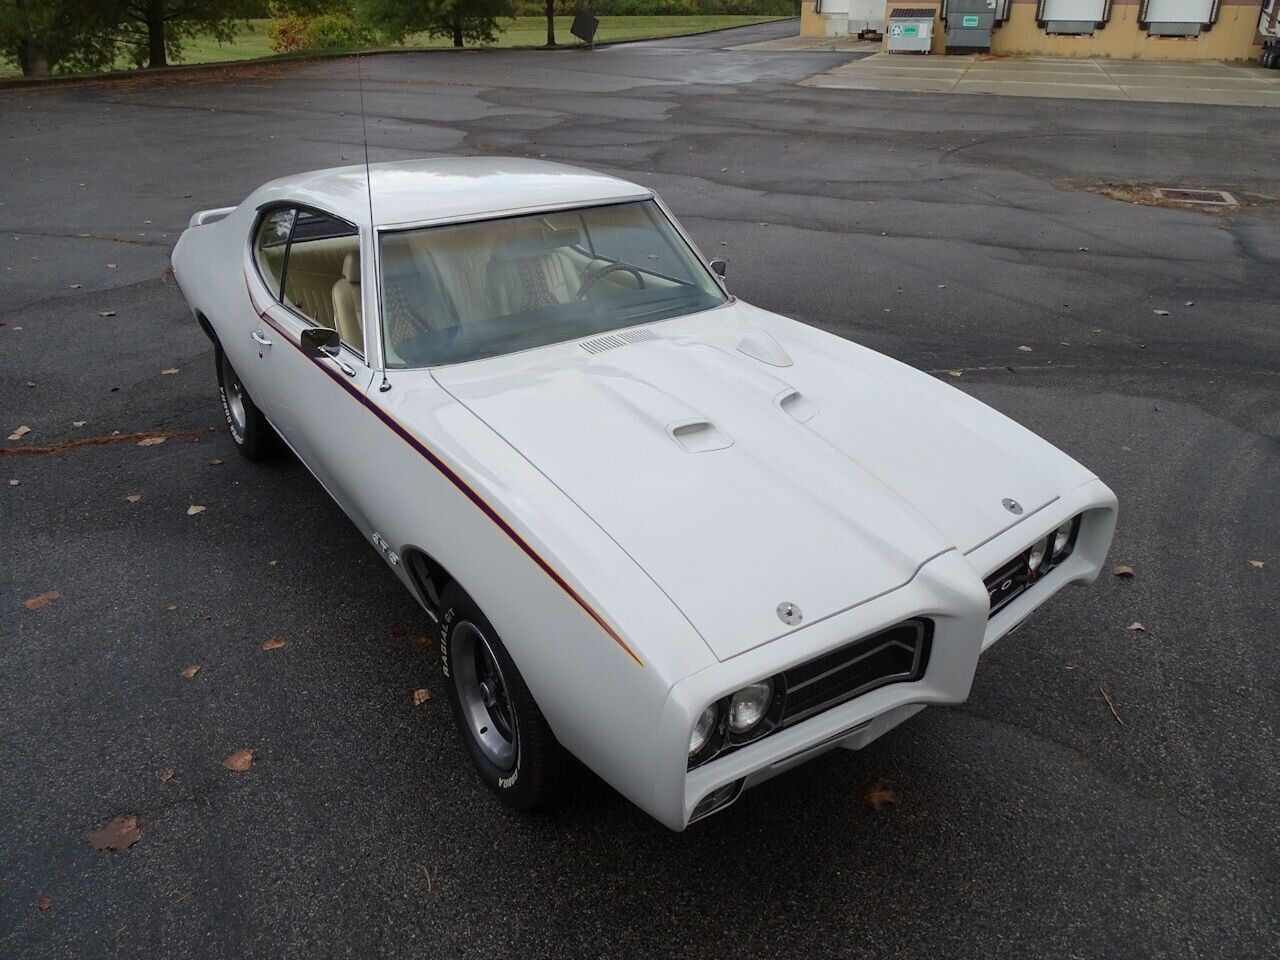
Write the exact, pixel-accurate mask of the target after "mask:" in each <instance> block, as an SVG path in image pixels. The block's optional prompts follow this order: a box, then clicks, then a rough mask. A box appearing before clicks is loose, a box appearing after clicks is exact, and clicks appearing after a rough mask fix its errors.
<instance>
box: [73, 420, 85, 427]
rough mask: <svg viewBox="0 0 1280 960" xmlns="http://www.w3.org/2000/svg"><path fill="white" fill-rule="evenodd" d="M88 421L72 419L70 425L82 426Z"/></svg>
mask: <svg viewBox="0 0 1280 960" xmlns="http://www.w3.org/2000/svg"><path fill="white" fill-rule="evenodd" d="M88 422H89V421H88V420H72V421H71V425H72V426H73V427H83V426H84V425H85V424H86V423H88Z"/></svg>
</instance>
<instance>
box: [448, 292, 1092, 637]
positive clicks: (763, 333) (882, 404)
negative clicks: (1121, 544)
mask: <svg viewBox="0 0 1280 960" xmlns="http://www.w3.org/2000/svg"><path fill="white" fill-rule="evenodd" d="M599 339H600V340H601V341H602V342H600V343H595V344H592V343H587V344H586V345H585V346H584V344H582V343H572V344H560V345H556V346H554V347H545V348H541V349H537V350H531V351H527V352H525V353H521V354H517V355H513V356H509V357H502V358H495V359H493V360H486V361H480V362H475V363H468V364H461V365H457V366H453V367H447V368H441V369H437V370H436V371H435V377H436V379H437V381H438V382H439V383H440V384H441V385H442V386H443V387H444V388H445V389H446V390H448V391H449V392H450V393H451V394H452V395H453V396H454V397H455V398H456V399H457V400H458V401H460V402H461V403H463V404H464V405H466V407H467V408H469V409H470V410H471V411H472V412H473V413H474V414H475V415H476V416H478V417H479V418H481V419H482V420H483V421H484V422H485V423H487V424H488V425H489V426H490V427H492V429H493V430H495V431H496V432H497V433H498V434H500V435H501V436H502V437H504V438H505V439H506V440H507V441H508V442H509V443H511V444H512V445H513V446H514V447H515V448H516V449H517V450H519V451H520V453H521V454H523V455H524V456H525V457H526V458H527V459H528V460H529V461H530V462H531V463H532V464H534V466H536V467H537V468H538V469H539V470H540V471H541V472H542V473H543V474H544V475H545V476H546V477H547V478H548V479H549V480H550V481H551V482H552V483H554V484H555V485H556V486H557V487H559V488H560V490H562V491H563V492H564V494H565V495H566V496H568V497H569V498H571V499H572V500H573V501H574V502H575V503H577V504H578V506H579V507H581V509H583V510H584V511H585V512H586V513H587V514H588V515H589V516H590V517H592V518H593V520H594V521H595V522H596V523H597V524H598V525H599V526H600V527H601V528H602V529H603V531H604V532H605V533H606V534H607V535H608V536H609V537H611V538H612V539H613V540H614V541H616V542H617V544H618V545H619V546H620V547H621V548H622V549H623V550H624V551H626V552H627V553H628V554H629V555H630V556H631V557H632V558H633V559H634V560H635V561H636V563H637V564H639V566H640V567H641V568H642V569H643V570H644V571H645V572H646V573H647V574H648V575H649V576H650V577H651V578H652V579H653V580H654V582H655V583H656V584H657V585H658V586H659V587H660V588H661V589H662V590H663V591H664V592H665V593H666V594H667V596H668V597H670V598H671V600H672V602H673V603H675V604H676V606H677V607H678V608H679V609H680V610H681V611H682V612H683V613H684V615H685V616H686V617H687V618H688V620H689V621H690V623H691V624H692V625H693V626H694V628H695V629H696V630H697V631H698V632H699V633H700V634H701V635H702V637H703V639H704V640H705V641H706V643H707V645H708V646H709V647H710V648H711V650H712V652H713V653H714V654H715V655H716V656H717V657H718V658H720V659H722V660H723V659H726V658H728V657H732V656H735V655H737V654H739V653H742V652H744V651H746V650H749V649H751V648H753V647H756V646H758V645H760V644H762V643H766V642H768V641H770V640H773V639H775V638H777V637H779V636H781V635H783V634H785V633H788V632H791V631H793V630H796V629H800V628H802V627H803V626H804V625H807V624H809V623H812V622H813V621H815V620H818V619H821V618H824V617H829V616H831V615H833V614H835V613H838V612H840V611H843V610H846V609H848V608H849V607H852V606H855V605H857V604H859V603H863V602H865V601H867V600H869V599H872V598H874V597H877V596H880V595H882V594H884V593H886V592H888V591H891V590H894V589H896V588H898V587H900V586H902V585H903V584H905V583H907V582H908V581H909V580H911V578H912V577H913V576H914V575H915V573H916V571H917V570H919V568H920V567H921V566H922V565H923V564H924V563H926V562H928V561H929V560H930V559H932V558H934V557H936V556H938V555H939V554H941V553H943V552H945V551H947V550H951V549H956V548H958V549H960V550H964V551H967V550H970V549H972V548H973V547H976V546H977V545H978V544H980V543H983V542H985V541H986V540H988V539H990V538H991V537H993V536H995V535H997V534H998V533H1000V532H1001V531H1003V530H1005V529H1007V528H1009V527H1010V526H1011V525H1013V524H1014V523H1017V522H1019V520H1020V519H1021V518H1024V517H1026V516H1028V515H1030V514H1031V513H1033V512H1034V511H1035V510H1037V509H1039V508H1040V507H1042V506H1044V505H1045V504H1047V503H1049V502H1051V501H1052V500H1053V499H1055V498H1056V496H1057V495H1058V493H1059V492H1060V491H1061V490H1062V489H1063V484H1064V483H1065V482H1071V481H1070V478H1068V477H1067V476H1066V472H1067V471H1066V470H1064V465H1070V466H1074V464H1073V461H1071V460H1070V459H1069V458H1067V457H1065V456H1064V455H1062V454H1060V453H1058V452H1057V451H1056V450H1054V449H1053V448H1052V447H1050V446H1049V445H1048V444H1046V443H1044V441H1040V440H1038V438H1036V437H1034V436H1033V435H1032V434H1030V433H1029V432H1028V431H1026V430H1024V429H1023V428H1021V427H1019V426H1017V425H1016V424H1014V423H1012V421H1009V420H1007V419H1006V418H1004V417H1002V416H1001V415H1000V414H998V413H996V412H995V411H993V410H990V409H989V408H987V407H985V406H984V405H982V404H980V403H978V402H977V401H974V400H972V399H970V398H969V397H967V396H965V395H964V394H962V393H960V392H959V391H957V390H954V389H952V388H950V387H947V386H946V385H944V384H940V383H938V382H937V381H936V380H934V379H933V378H932V377H929V376H927V375H924V374H921V373H919V372H917V371H914V370H912V369H910V368H908V367H905V366H903V365H901V364H898V363H895V362H894V361H891V360H888V359H887V358H885V357H882V356H880V355H878V354H875V353H873V352H871V351H868V350H865V349H863V348H860V347H857V346H856V345H853V344H850V343H847V342H846V341H843V340H840V339H838V338H834V337H830V336H828V335H826V334H822V333H821V332H819V331H816V330H813V329H812V328H808V327H804V326H803V325H801V324H797V323H794V322H793V321H789V320H785V319H784V318H781V317H777V316H775V315H772V314H765V313H764V312H763V311H759V310H756V309H755V308H752V307H749V306H747V305H745V304H740V303H734V304H731V305H729V306H726V307H723V308H720V309H718V310H714V311H710V312H709V313H707V314H703V315H700V316H699V317H697V318H682V320H679V321H668V322H666V323H662V324H657V325H654V326H653V327H651V328H643V329H640V330H632V331H627V332H624V334H623V335H622V336H619V335H616V334H615V335H613V336H611V337H610V336H606V337H603V338H599ZM1005 498H1012V499H1014V500H1016V501H1018V503H1019V504H1020V505H1021V508H1022V511H1023V512H1022V514H1021V515H1018V516H1016V515H1014V514H1013V513H1011V512H1010V511H1009V510H1008V509H1007V508H1006V507H1005V506H1004V505H1002V501H1003V500H1004V499H1005ZM783 605H793V606H794V607H795V608H797V609H798V610H799V612H800V615H801V616H802V618H803V619H802V620H801V621H800V622H799V623H798V624H797V623H795V622H794V618H791V617H788V618H786V619H789V620H792V621H793V622H791V623H787V622H784V618H783V616H782V615H781V613H780V608H781V607H782V606H783Z"/></svg>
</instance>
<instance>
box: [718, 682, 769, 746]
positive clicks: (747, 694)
mask: <svg viewBox="0 0 1280 960" xmlns="http://www.w3.org/2000/svg"><path fill="white" fill-rule="evenodd" d="M773 696H774V690H773V678H772V677H765V678H764V679H763V680H757V681H756V682H755V683H749V684H747V685H746V686H745V687H742V688H741V689H739V690H735V691H734V692H733V694H732V695H731V696H730V697H729V706H728V709H726V710H725V718H726V722H727V723H728V725H729V732H730V733H731V734H734V735H735V736H739V737H743V736H746V735H747V734H749V733H750V732H751V731H752V730H754V729H755V728H756V727H758V726H759V725H760V724H761V723H763V722H764V719H765V717H767V716H768V715H769V708H770V707H771V706H773ZM739 714H741V716H742V718H744V719H739Z"/></svg>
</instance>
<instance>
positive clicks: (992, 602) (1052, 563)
mask: <svg viewBox="0 0 1280 960" xmlns="http://www.w3.org/2000/svg"><path fill="white" fill-rule="evenodd" d="M1070 523H1071V529H1070V531H1069V532H1068V533H1067V540H1066V543H1065V544H1064V545H1063V546H1062V547H1061V549H1059V550H1058V551H1056V552H1055V551H1054V547H1055V546H1057V537H1058V533H1059V532H1060V531H1061V528H1059V529H1058V530H1055V531H1054V532H1053V533H1050V534H1049V535H1048V536H1047V537H1045V538H1044V539H1042V540H1039V541H1037V542H1036V543H1033V544H1031V546H1029V547H1027V549H1025V550H1023V551H1022V553H1020V554H1018V555H1017V556H1016V557H1014V558H1013V559H1011V560H1009V561H1008V562H1007V563H1005V564H1004V565H1003V566H1001V567H1000V568H999V569H997V570H995V571H994V572H993V573H989V574H987V576H986V577H985V578H983V581H982V582H983V584H985V585H986V588H987V599H988V601H989V605H988V609H987V619H988V620H990V619H991V618H992V617H994V616H995V615H996V614H997V613H999V612H1000V611H1001V610H1003V609H1004V608H1005V607H1007V606H1008V605H1009V604H1011V603H1013V601H1014V600H1016V599H1017V598H1018V597H1020V596H1022V594H1023V593H1025V592H1026V590H1027V588H1028V587H1030V586H1032V585H1033V584H1035V583H1038V582H1039V581H1040V580H1042V579H1043V578H1044V576H1045V574H1047V573H1048V572H1049V571H1050V570H1052V569H1053V568H1054V567H1056V566H1057V565H1058V564H1060V563H1062V561H1063V560H1065V559H1067V557H1069V556H1071V553H1072V551H1073V550H1075V547H1076V537H1077V536H1079V534H1080V517H1078V516H1077V517H1073V518H1072V519H1071V521H1070ZM1063 526H1064V527H1065V526H1066V524H1063ZM1038 546H1039V547H1041V548H1042V549H1043V556H1042V559H1041V561H1040V565H1039V567H1037V568H1036V569H1034V570H1033V569H1031V554H1032V552H1033V551H1034V550H1035V549H1036V548H1037V547H1038Z"/></svg>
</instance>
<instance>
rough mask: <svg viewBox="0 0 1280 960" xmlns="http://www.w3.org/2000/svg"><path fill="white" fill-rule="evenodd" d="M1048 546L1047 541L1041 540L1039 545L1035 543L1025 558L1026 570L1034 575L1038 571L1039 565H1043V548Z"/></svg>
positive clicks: (1044, 551)
mask: <svg viewBox="0 0 1280 960" xmlns="http://www.w3.org/2000/svg"><path fill="white" fill-rule="evenodd" d="M1048 545H1049V541H1048V540H1041V541H1040V542H1039V543H1037V544H1036V545H1035V546H1034V547H1032V548H1031V553H1030V554H1029V555H1028V556H1027V568H1028V569H1029V570H1030V571H1031V572H1032V573H1035V572H1036V571H1037V570H1039V569H1040V564H1042V563H1044V555H1045V553H1046V549H1045V548H1046V547H1047V546H1048Z"/></svg>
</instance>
